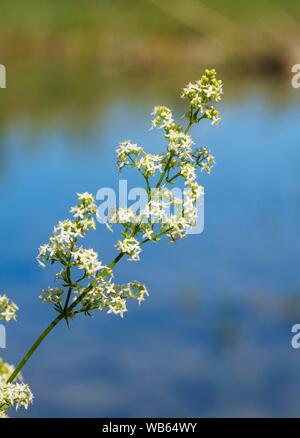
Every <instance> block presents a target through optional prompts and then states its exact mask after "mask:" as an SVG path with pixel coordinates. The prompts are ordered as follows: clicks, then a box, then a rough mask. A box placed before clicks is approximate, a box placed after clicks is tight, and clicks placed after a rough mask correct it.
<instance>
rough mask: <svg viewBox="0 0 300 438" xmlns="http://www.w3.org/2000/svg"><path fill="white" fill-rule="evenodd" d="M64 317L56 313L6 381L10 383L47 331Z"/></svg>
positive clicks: (47, 333)
mask: <svg viewBox="0 0 300 438" xmlns="http://www.w3.org/2000/svg"><path fill="white" fill-rule="evenodd" d="M63 318H64V315H63V314H60V315H58V316H57V317H56V318H55V319H54V320H53V321H52V322H51V324H49V325H48V327H47V328H46V329H45V330H44V331H43V333H42V334H41V335H40V336H39V337H38V338H37V340H36V341H35V342H34V344H32V346H31V347H30V349H29V350H28V352H27V353H26V354H25V356H24V357H23V359H22V360H21V362H20V363H19V365H18V366H17V367H16V369H15V370H14V372H13V373H12V374H11V376H10V377H9V379H8V380H7V383H12V382H13V381H14V380H15V378H16V377H17V376H18V375H19V374H20V371H21V370H22V368H23V367H24V365H25V364H26V363H27V362H28V360H29V359H30V358H31V356H32V355H33V353H34V352H35V350H36V349H37V348H38V346H39V345H40V344H41V343H42V342H43V340H44V339H45V338H46V336H48V335H49V333H50V332H51V331H52V330H53V329H54V327H56V326H57V324H58V323H59V322H60V321H61V320H62V319H63Z"/></svg>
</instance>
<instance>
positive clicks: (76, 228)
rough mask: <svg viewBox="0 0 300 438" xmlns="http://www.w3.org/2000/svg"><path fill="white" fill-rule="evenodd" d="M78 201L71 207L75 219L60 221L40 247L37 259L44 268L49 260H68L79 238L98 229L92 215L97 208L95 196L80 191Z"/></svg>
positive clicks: (52, 261)
mask: <svg viewBox="0 0 300 438" xmlns="http://www.w3.org/2000/svg"><path fill="white" fill-rule="evenodd" d="M78 201H79V204H78V205H77V206H75V207H72V208H71V212H72V213H73V215H74V217H75V220H69V219H67V220H64V221H60V222H59V223H58V225H57V226H56V227H55V228H54V231H53V235H52V236H51V237H50V239H49V243H47V244H46V245H42V246H41V247H40V249H39V254H38V257H37V259H38V262H39V264H40V266H41V267H43V268H44V267H45V266H46V262H48V261H50V262H51V263H54V262H57V261H59V262H64V261H66V260H67V259H68V258H69V257H70V255H71V252H72V251H73V250H74V246H75V244H76V242H77V239H78V238H79V237H84V236H85V235H86V234H87V233H88V231H89V230H95V229H96V225H95V221H94V218H93V217H92V215H94V214H95V213H96V210H97V207H96V204H95V200H94V197H93V196H92V195H91V194H89V193H80V194H78Z"/></svg>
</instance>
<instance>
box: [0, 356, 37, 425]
mask: <svg viewBox="0 0 300 438" xmlns="http://www.w3.org/2000/svg"><path fill="white" fill-rule="evenodd" d="M13 371H14V367H13V366H12V365H9V364H8V363H6V362H4V360H3V359H2V358H0V418H6V417H7V412H8V410H9V409H10V408H12V407H15V408H16V409H18V408H20V407H24V408H25V409H27V408H28V406H29V405H30V404H31V403H32V401H33V395H32V393H31V391H30V389H29V386H28V385H25V384H24V383H23V382H22V380H23V379H22V376H21V374H19V376H18V377H17V380H16V382H15V383H6V382H7V380H8V378H9V377H10V375H11V374H12V373H13Z"/></svg>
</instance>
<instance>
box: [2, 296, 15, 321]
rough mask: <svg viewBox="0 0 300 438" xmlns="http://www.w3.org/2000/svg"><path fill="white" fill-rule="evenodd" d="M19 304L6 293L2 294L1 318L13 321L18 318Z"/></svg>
mask: <svg viewBox="0 0 300 438" xmlns="http://www.w3.org/2000/svg"><path fill="white" fill-rule="evenodd" d="M17 310H18V306H17V305H16V304H15V303H13V302H12V301H10V299H9V298H8V297H7V296H6V295H0V319H4V320H5V321H11V320H15V319H16V314H17Z"/></svg>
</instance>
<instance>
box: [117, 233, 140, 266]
mask: <svg viewBox="0 0 300 438" xmlns="http://www.w3.org/2000/svg"><path fill="white" fill-rule="evenodd" d="M116 248H118V250H119V251H120V252H122V253H125V254H128V255H129V260H132V261H134V262H137V261H139V260H140V252H141V251H142V248H141V246H140V243H139V241H138V240H136V239H135V238H134V237H126V238H125V239H124V240H118V242H117V243H116Z"/></svg>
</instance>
